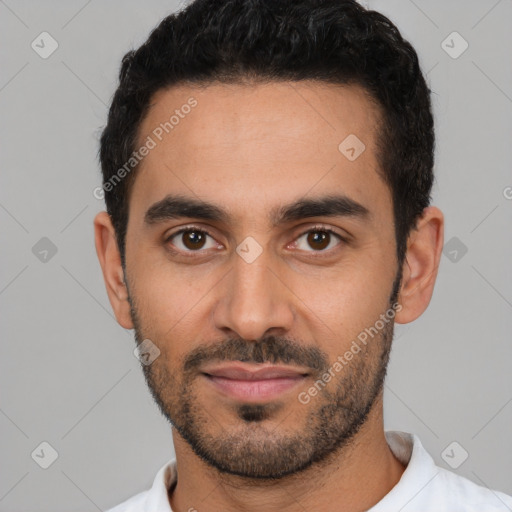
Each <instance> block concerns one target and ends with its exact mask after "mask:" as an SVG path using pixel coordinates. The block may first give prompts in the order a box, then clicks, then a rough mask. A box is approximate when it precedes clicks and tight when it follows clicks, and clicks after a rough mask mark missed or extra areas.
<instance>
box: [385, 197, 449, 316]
mask: <svg viewBox="0 0 512 512" xmlns="http://www.w3.org/2000/svg"><path fill="white" fill-rule="evenodd" d="M443 239H444V218H443V214H442V212H441V210H439V208H436V207H435V206H430V207H428V208H425V210H424V211H423V214H422V216H421V217H420V218H419V220H418V222H417V225H416V229H413V230H411V233H410V235H409V240H408V243H407V252H406V255H405V260H404V263H403V275H402V284H401V287H400V293H399V297H398V302H399V303H400V304H401V306H402V309H401V310H400V312H398V313H397V315H396V317H395V321H396V322H397V323H399V324H406V323H408V322H412V321H413V320H416V318H418V317H419V316H420V315H421V314H422V313H423V312H424V311H425V309H427V306H428V305H429V303H430V299H431V298H432V293H433V291H434V284H435V281H436V277H437V270H438V267H439V262H440V260H441V252H442V249H443Z"/></svg>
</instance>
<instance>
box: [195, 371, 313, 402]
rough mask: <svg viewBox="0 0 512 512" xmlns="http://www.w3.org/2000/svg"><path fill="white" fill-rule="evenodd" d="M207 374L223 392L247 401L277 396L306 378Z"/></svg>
mask: <svg viewBox="0 0 512 512" xmlns="http://www.w3.org/2000/svg"><path fill="white" fill-rule="evenodd" d="M205 376H206V378H207V379H208V380H209V381H210V382H211V383H212V384H213V385H214V386H215V387H216V388H217V389H218V390H219V391H220V392H222V393H223V394H225V395H228V396H230V397H232V398H238V399H241V400H246V401H247V400H248V401H258V400H270V399H272V398H277V397H278V396H279V395H281V394H282V393H284V392H285V391H289V390H290V389H292V388H294V387H295V386H297V385H298V384H299V383H301V382H303V381H304V379H305V377H304V376H297V377H280V378H276V379H262V380H235V379H226V378H225V377H214V376H213V375H205Z"/></svg>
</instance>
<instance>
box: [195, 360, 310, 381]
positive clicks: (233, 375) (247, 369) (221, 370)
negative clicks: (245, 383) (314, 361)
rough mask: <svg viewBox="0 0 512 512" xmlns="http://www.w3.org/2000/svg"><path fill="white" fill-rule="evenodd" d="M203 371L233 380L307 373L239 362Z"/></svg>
mask: <svg viewBox="0 0 512 512" xmlns="http://www.w3.org/2000/svg"><path fill="white" fill-rule="evenodd" d="M203 373H204V374H206V375H210V376H213V377H224V378H226V379H234V380H263V379H278V378H284V377H289V378H297V377H302V376H305V375H307V374H308V372H307V371H306V370H303V369H301V368H295V367H290V366H277V365H270V366H269V365H261V364H260V365H246V364H243V363H241V362H237V363H231V364H224V365H222V366H215V367H211V368H206V369H204V370H203Z"/></svg>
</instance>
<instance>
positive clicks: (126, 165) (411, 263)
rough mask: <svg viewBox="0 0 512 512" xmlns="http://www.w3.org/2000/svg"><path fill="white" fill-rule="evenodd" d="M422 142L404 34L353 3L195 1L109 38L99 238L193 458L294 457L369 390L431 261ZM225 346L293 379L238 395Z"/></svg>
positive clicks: (332, 443)
mask: <svg viewBox="0 0 512 512" xmlns="http://www.w3.org/2000/svg"><path fill="white" fill-rule="evenodd" d="M433 152H434V132H433V121H432V113H431V106H430V99H429V90H428V88H427V86H426V84H425V81H424V78H423V76H422V74H421V71H420V68H419V65H418V59H417V55H416V53H415V51H414V50H413V48H412V47H411V46H410V44H409V43H407V42H406V41H404V40H403V38H402V37H401V36H400V34H399V32H398V30H397V28H396V27H395V26H394V25H393V24H392V23H391V22H390V21H389V20H388V19H387V18H385V17H384V16H382V15H381V14H379V13H377V12H374V11H366V10H365V9H364V8H362V7H361V6H360V5H359V4H357V3H356V2H355V1H351V0H346V1H340V0H321V1H311V0H305V1H293V2H292V1H270V0H252V1H247V0H196V1H195V2H193V3H191V4H190V5H188V6H187V7H186V8H185V9H184V10H183V11H181V12H179V13H176V14H173V15H171V16H169V17H167V18H166V19H164V20H163V21H162V22H161V23H160V24H159V26H158V27H157V28H156V29H155V30H154V31H153V32H152V33H151V34H150V36H149V38H148V40H147V41H146V42H145V43H144V44H143V45H142V46H141V47H140V48H139V49H138V50H136V51H132V52H129V53H128V54H127V55H126V56H125V57H124V59H123V62H122V67H121V72H120V84H119V87H118V89H117V91H116V93H115V95H114V98H113V100H112V105H111V108H110V112H109V117H108V123H107V126H106V128H105V130H104V132H103V135H102V138H101V147H100V160H101V166H102V172H103V182H104V186H103V189H104V196H105V201H106V205H107V212H102V213H101V214H99V215H98V216H97V218H96V220H95V226H96V246H97V250H98V255H99V258H100V262H101V265H102V269H103V273H104V278H105V282H106V286H107V291H108V294H109V298H110V301H111V303H112V306H113V308H114V312H115V314H116V317H117V319H118V321H119V323H120V324H121V325H122V326H123V327H125V328H134V329H135V337H136V340H137V342H139V343H140V342H142V341H143V340H147V339H149V340H151V344H152V345H155V346H156V347H157V348H158V350H159V351H160V355H159V357H157V358H156V359H154V360H153V361H152V362H151V364H148V365H146V364H142V368H143V370H144V374H145V376H146V380H147V382H148V385H149V388H150V390H151V392H152V394H153V396H154V398H155V400H156V402H157V403H158V405H159V407H160V409H161V411H162V412H163V414H164V415H165V416H166V417H167V418H168V419H169V420H170V421H171V423H172V424H173V426H174V427H175V428H176V430H177V432H178V433H179V436H181V438H182V439H183V440H185V441H186V442H187V443H188V444H189V445H190V447H191V449H193V450H194V452H195V453H196V454H197V455H198V456H200V457H201V458H202V459H203V460H205V461H206V462H207V463H208V464H210V465H212V466H213V467H215V468H217V469H218V470H219V471H223V472H227V473H232V474H237V475H240V476H245V477H249V478H280V477H283V476H285V475H288V474H291V473H296V472H298V471H300V470H303V469H305V468H307V467H309V466H310V465H311V464H315V463H317V464H320V463H322V461H325V460H326V459H327V458H328V456H329V455H330V454H333V453H335V452H336V451H337V450H338V449H341V448H342V447H343V446H345V445H347V444H348V443H350V441H351V440H352V439H353V438H354V436H355V435H356V434H357V432H358V431H359V430H360V429H361V428H362V426H364V425H365V423H366V422H367V421H369V418H370V417H372V416H371V413H372V411H375V410H376V408H377V407H381V405H382V386H383V382H384V378H385V374H386V367H387V363H388V359H389V353H390V349H391V341H392V336H393V324H394V321H399V322H400V321H401V322H409V321H412V320H414V319H415V318H417V317H418V316H419V315H420V314H421V313H422V312H423V311H424V310H425V308H426V307H427V306H428V303H429V300H430V297H431V294H432V291H433V286H434V281H435V277H436V273H437V266H438V264H439V258H440V250H441V248H442V235H443V230H442V226H443V221H442V214H441V212H439V210H438V209H436V208H434V207H429V203H430V193H431V186H432V181H433V173H432V169H433ZM363 333H366V337H365V336H364V334H363ZM348 352H351V353H352V355H353V357H349V356H348ZM345 354H347V357H345V358H344V355H345ZM226 361H242V362H245V363H253V364H261V365H269V364H280V365H289V366H290V367H293V368H294V369H295V370H297V371H298V372H299V373H300V379H299V378H298V379H296V382H295V383H294V384H293V386H292V387H291V388H290V389H287V390H286V391H283V392H282V393H279V394H278V395H277V396H275V397H273V398H266V399H265V398H261V397H260V398H259V399H249V398H240V397H237V398H234V397H233V396H231V395H229V394H226V393H224V392H222V391H221V390H219V387H218V385H217V384H218V383H217V384H215V383H212V380H211V378H210V377H208V373H207V370H208V369H209V368H211V367H212V365H215V364H218V363H225V362H226ZM336 362H337V363H338V364H337V365H336ZM325 375H330V377H325ZM319 381H322V382H323V384H318V382H319ZM314 389H316V390H317V392H316V393H315V391H314ZM374 417H378V415H374ZM299 440H300V441H301V443H300V449H299V448H298V444H297V443H298V441H299ZM233 446H236V448H237V450H236V453H234V450H233ZM269 455H270V456H269Z"/></svg>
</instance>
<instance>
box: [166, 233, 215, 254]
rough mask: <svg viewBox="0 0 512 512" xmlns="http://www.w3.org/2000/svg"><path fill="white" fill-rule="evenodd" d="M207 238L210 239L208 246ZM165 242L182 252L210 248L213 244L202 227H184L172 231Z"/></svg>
mask: <svg viewBox="0 0 512 512" xmlns="http://www.w3.org/2000/svg"><path fill="white" fill-rule="evenodd" d="M208 238H211V239H212V242H210V246H208V245H207V244H208ZM167 242H168V243H170V244H171V245H173V246H174V247H176V248H177V249H179V250H180V251H182V252H198V251H200V250H201V249H210V248H212V247H214V246H215V243H214V241H213V238H212V237H211V236H210V235H209V234H208V233H207V232H206V231H203V230H202V229H196V228H186V229H181V230H180V231H177V232H176V233H173V234H172V235H171V236H170V237H169V238H168V239H167Z"/></svg>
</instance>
